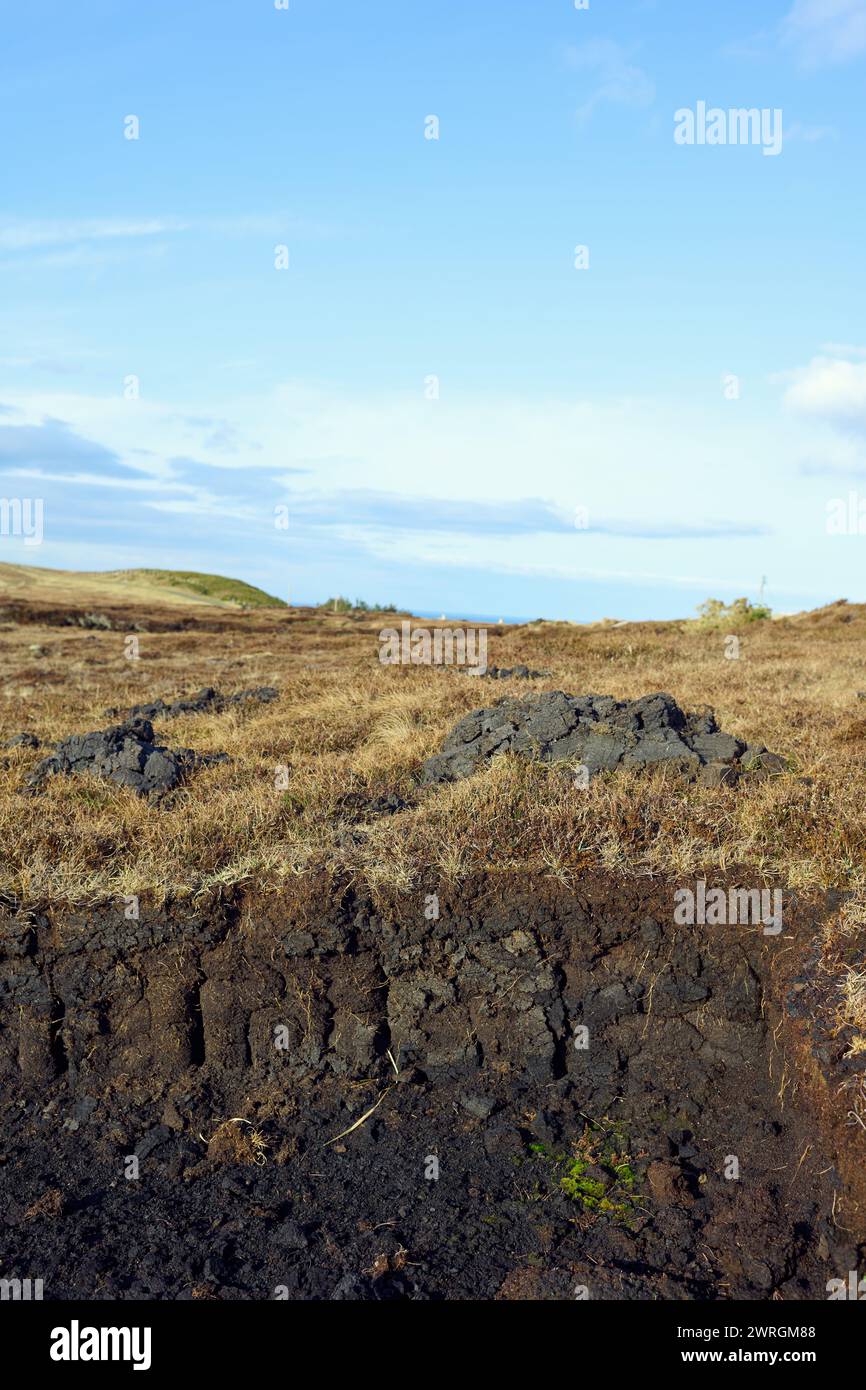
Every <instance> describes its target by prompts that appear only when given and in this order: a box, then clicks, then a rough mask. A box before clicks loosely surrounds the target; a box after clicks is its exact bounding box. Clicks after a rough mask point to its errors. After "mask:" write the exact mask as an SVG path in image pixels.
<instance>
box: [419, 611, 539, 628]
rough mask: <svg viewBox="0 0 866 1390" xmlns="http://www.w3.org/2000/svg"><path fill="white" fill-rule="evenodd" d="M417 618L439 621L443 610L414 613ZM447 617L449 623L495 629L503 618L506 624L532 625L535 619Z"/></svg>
mask: <svg viewBox="0 0 866 1390" xmlns="http://www.w3.org/2000/svg"><path fill="white" fill-rule="evenodd" d="M413 617H415V618H434V619H436V621H437V622H438V620H439V619H440V618H441V617H442V609H441V608H440V610H439V612H438V613H414V614H413ZM445 617H446V619H447V621H448V622H449V623H481V624H484V626H485V627H495V626H496V624H497V623H498V622H499V619H500V618H501V619H502V621H503V622H504V623H532V622H534V621H535V619H534V618H515V617H513V616H511V615H509V614H508V613H495V614H490V613H446V614H445Z"/></svg>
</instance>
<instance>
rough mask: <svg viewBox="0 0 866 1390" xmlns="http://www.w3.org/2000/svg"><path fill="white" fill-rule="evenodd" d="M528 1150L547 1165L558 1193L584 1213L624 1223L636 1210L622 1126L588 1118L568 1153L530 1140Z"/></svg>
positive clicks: (635, 1182)
mask: <svg viewBox="0 0 866 1390" xmlns="http://www.w3.org/2000/svg"><path fill="white" fill-rule="evenodd" d="M529 1152H530V1154H532V1155H533V1157H534V1158H535V1159H537V1160H540V1161H541V1162H543V1163H545V1164H547V1165H550V1167H551V1169H552V1171H553V1175H554V1177H555V1179H556V1184H557V1187H558V1188H559V1190H560V1192H562V1193H564V1195H565V1196H566V1197H567V1198H568V1200H569V1201H570V1202H576V1203H577V1204H578V1206H580V1207H581V1209H582V1210H583V1211H585V1212H589V1213H591V1214H592V1215H600V1214H603V1215H605V1216H609V1217H611V1218H612V1219H613V1220H615V1221H621V1222H623V1223H625V1224H628V1223H629V1222H630V1221H631V1219H632V1218H633V1217H634V1215H635V1214H636V1211H637V1197H638V1187H639V1179H638V1175H637V1173H636V1172H635V1170H634V1168H633V1166H632V1159H631V1156H630V1155H629V1152H628V1140H627V1138H626V1135H625V1133H624V1131H623V1129H622V1126H621V1125H619V1124H617V1123H615V1122H614V1121H613V1120H609V1119H607V1118H605V1119H603V1120H599V1121H594V1120H588V1121H587V1124H586V1128H585V1129H584V1131H583V1134H582V1135H581V1136H580V1138H579V1139H578V1140H577V1141H576V1142H575V1143H574V1144H573V1145H572V1151H571V1153H556V1152H554V1150H552V1149H551V1148H549V1147H548V1145H546V1144H540V1143H533V1144H530V1145H529Z"/></svg>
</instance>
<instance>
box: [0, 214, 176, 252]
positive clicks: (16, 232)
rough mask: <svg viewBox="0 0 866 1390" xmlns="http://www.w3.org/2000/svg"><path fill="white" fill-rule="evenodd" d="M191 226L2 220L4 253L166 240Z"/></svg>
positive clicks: (163, 221) (155, 220) (170, 221)
mask: <svg viewBox="0 0 866 1390" xmlns="http://www.w3.org/2000/svg"><path fill="white" fill-rule="evenodd" d="M188 225H189V224H188V223H185V222H182V221H181V220H180V219H179V218H175V217H149V218H138V219H134V218H133V219H130V218H118V217H104V218H85V219H69V220H61V221H19V220H16V219H13V218H4V219H2V220H0V251H33V250H38V249H40V248H42V247H46V246H74V245H78V244H80V243H82V242H92V241H113V240H118V239H128V238H130V237H154V236H163V235H165V234H166V233H167V232H182V231H184V230H185V229H186V227H187V226H188Z"/></svg>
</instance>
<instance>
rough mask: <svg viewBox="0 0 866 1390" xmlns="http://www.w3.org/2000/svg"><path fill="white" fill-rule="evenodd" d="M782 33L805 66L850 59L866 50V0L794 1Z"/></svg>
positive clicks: (784, 21)
mask: <svg viewBox="0 0 866 1390" xmlns="http://www.w3.org/2000/svg"><path fill="white" fill-rule="evenodd" d="M780 36H781V41H782V44H783V45H784V46H785V47H786V48H788V49H790V50H791V51H792V52H793V53H794V54H795V55H796V57H797V59H798V61H799V62H800V63H801V64H802V66H803V67H807V68H814V67H823V66H827V65H830V64H835V63H846V62H849V61H850V60H851V59H852V58H856V57H858V56H859V55H860V54H861V53H866V0H794V4H793V6H792V8H791V9H790V10H789V12H788V14H786V16H785V18H784V19H783V20H782V24H781V29H780Z"/></svg>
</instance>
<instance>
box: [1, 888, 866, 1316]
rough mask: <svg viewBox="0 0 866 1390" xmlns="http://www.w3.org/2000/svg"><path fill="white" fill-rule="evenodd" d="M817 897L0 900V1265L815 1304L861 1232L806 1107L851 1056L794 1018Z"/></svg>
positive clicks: (60, 1285)
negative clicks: (37, 905)
mask: <svg viewBox="0 0 866 1390" xmlns="http://www.w3.org/2000/svg"><path fill="white" fill-rule="evenodd" d="M818 911H819V909H818V906H817V905H815V904H812V905H811V906H809V905H805V904H800V905H799V906H797V905H786V914H785V917H784V923H785V926H784V931H783V932H780V933H778V934H769V933H767V932H766V931H765V930H762V928H761V924H760V922H758V923H757V924H756V925H752V924H748V925H736V924H734V925H730V924H728V925H718V926H714V925H708V924H707V923H706V922H704V923H701V924H700V925H693V926H690V925H687V924H686V925H678V924H677V922H676V920H675V917H674V899H673V891H672V890H671V889H669V888H668V887H666V886H664V885H660V884H658V883H652V882H650V881H649V880H646V881H640V882H632V883H624V882H618V881H616V880H613V879H611V878H605V877H596V878H587V879H586V880H585V881H582V882H581V883H580V884H578V885H577V886H572V887H565V886H560V885H557V884H555V883H553V882H552V881H551V880H549V879H548V880H532V879H529V878H526V877H518V876H512V877H498V878H495V879H494V878H491V879H489V880H486V881H481V882H478V881H475V882H474V883H473V886H472V888H471V889H470V888H469V887H465V888H463V889H454V890H449V891H448V892H446V891H445V890H444V889H442V890H441V893H440V891H439V890H438V889H437V886H436V885H435V884H431V885H430V888H429V892H426V893H424V894H420V895H412V896H407V897H405V898H403V899H400V900H398V901H396V902H395V904H394V905H393V906H391V907H381V906H380V907H378V908H377V907H375V906H374V905H373V902H372V901H371V899H370V898H369V897H367V896H365V895H364V894H363V893H361V892H359V891H358V890H357V889H356V890H352V889H350V888H348V887H345V886H343V887H342V888H340V889H338V890H337V891H332V890H329V891H325V890H324V888H322V889H321V890H320V891H315V890H314V889H313V888H310V887H306V888H305V889H304V890H303V896H301V891H300V890H299V891H298V893H296V894H295V896H294V898H293V899H292V900H289V898H288V897H287V896H285V895H282V896H281V895H279V894H274V895H272V896H269V897H264V896H263V897H261V898H259V899H258V900H244V901H238V902H235V903H233V904H230V905H226V904H225V903H224V904H222V905H217V906H212V907H211V908H209V909H208V910H207V911H203V912H202V913H201V915H199V916H197V917H193V916H191V915H190V914H189V912H187V913H186V914H184V915H180V914H175V913H173V912H171V911H165V910H163V911H161V912H159V913H153V914H152V915H148V913H147V911H146V910H145V909H144V908H143V907H142V911H141V915H140V918H138V919H136V918H127V917H125V916H124V915H123V909H122V907H121V908H120V910H117V909H101V910H99V911H94V912H92V913H88V914H85V915H79V916H76V915H72V914H69V913H67V914H65V915H64V916H63V917H62V918H59V919H58V920H50V919H49V918H47V917H40V916H36V915H33V914H28V913H25V912H23V911H18V912H10V913H9V914H8V915H7V916H6V918H5V919H4V920H3V922H2V932H0V946H2V953H0V990H2V996H3V1001H4V1005H3V1011H2V1031H0V1077H2V1094H3V1096H4V1103H3V1115H2V1123H3V1143H2V1165H3V1166H2V1173H3V1185H4V1191H5V1218H4V1223H3V1226H2V1236H0V1249H2V1273H3V1274H4V1275H5V1276H7V1277H11V1276H12V1275H13V1274H14V1275H16V1276H17V1277H20V1278H25V1277H31V1278H42V1279H43V1281H44V1288H45V1297H46V1298H63V1297H73V1296H75V1297H84V1298H106V1297H109V1298H113V1297H143V1298H172V1299H176V1298H189V1297H215V1298H222V1299H231V1298H243V1299H250V1298H253V1299H269V1298H275V1297H276V1298H279V1297H290V1298H302V1299H312V1298H332V1299H333V1298H336V1299H380V1298H393V1297H397V1298H401V1297H414V1298H423V1299H451V1298H460V1297H464V1298H494V1297H499V1298H533V1299H545V1298H550V1299H559V1298H574V1297H581V1296H589V1297H592V1298H600V1299H606V1298H609V1299H615V1298H628V1299H653V1298H672V1299H725V1298H737V1297H740V1298H752V1299H767V1298H771V1297H773V1296H775V1295H778V1296H780V1297H782V1298H784V1299H798V1298H824V1297H826V1292H825V1290H826V1286H827V1282H828V1280H830V1279H832V1278H837V1277H841V1278H844V1277H845V1276H846V1274H847V1271H849V1270H851V1269H855V1268H857V1258H858V1250H857V1247H858V1244H859V1243H860V1242H862V1240H863V1239H864V1230H863V1223H862V1220H861V1222H860V1226H859V1227H858V1224H857V1216H856V1212H857V1208H856V1200H857V1199H856V1196H855V1193H856V1191H857V1190H858V1189H857V1182H858V1178H857V1175H856V1172H855V1171H854V1168H855V1165H854V1164H853V1163H852V1162H851V1158H850V1153H849V1149H848V1147H847V1137H846V1132H845V1129H844V1125H843V1124H841V1123H840V1124H837V1123H836V1121H835V1118H834V1117H835V1115H836V1114H837V1112H838V1113H839V1114H842V1115H844V1107H842V1108H841V1110H840V1109H839V1107H838V1106H837V1105H835V1104H834V1105H833V1106H831V1105H830V1104H829V1097H830V1096H831V1094H832V1095H833V1096H836V1095H837V1094H838V1090H839V1087H846V1086H847V1087H856V1086H861V1085H862V1075H861V1074H860V1072H858V1070H857V1068H856V1066H855V1065H854V1064H852V1063H849V1062H846V1061H845V1060H844V1059H843V1058H842V1056H841V1053H840V1050H839V1049H836V1050H835V1051H834V1048H833V1043H832V1040H828V1039H825V1038H821V1037H818V1036H816V1034H815V1032H814V1029H813V1028H812V1026H811V1025H810V1017H811V1016H812V1011H811V1010H810V1009H809V1007H808V1005H806V1006H804V998H803V992H802V978H803V977H802V976H801V975H800V974H798V972H799V971H801V970H802V968H803V965H804V955H805V953H806V952H807V950H808V943H809V942H810V941H812V940H814V936H815V927H816V922H817V921H818V915H817V914H818ZM849 1133H850V1131H849ZM862 1210H863V1208H862V1205H861V1211H862Z"/></svg>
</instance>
